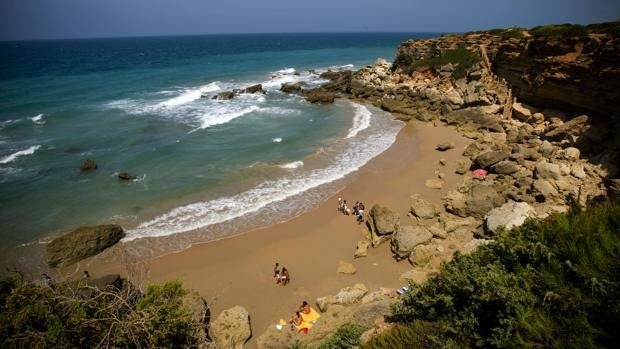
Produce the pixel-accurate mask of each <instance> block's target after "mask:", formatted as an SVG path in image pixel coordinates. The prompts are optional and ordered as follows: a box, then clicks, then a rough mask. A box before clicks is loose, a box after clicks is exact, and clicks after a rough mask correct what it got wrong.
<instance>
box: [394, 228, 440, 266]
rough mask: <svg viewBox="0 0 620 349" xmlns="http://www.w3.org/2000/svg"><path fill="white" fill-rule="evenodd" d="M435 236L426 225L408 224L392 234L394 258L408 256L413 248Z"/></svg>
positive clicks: (398, 258) (399, 258)
mask: <svg viewBox="0 0 620 349" xmlns="http://www.w3.org/2000/svg"><path fill="white" fill-rule="evenodd" d="M432 238H433V234H432V233H431V232H430V231H429V230H428V229H427V228H426V227H424V226H421V225H417V226H411V225H406V226H404V227H402V228H401V229H400V230H399V231H398V232H397V233H396V234H394V235H393V236H392V241H391V247H392V252H393V253H394V258H396V259H397V260H401V259H403V258H407V257H408V256H409V254H410V253H411V251H413V249H414V248H415V247H416V246H418V245H421V244H425V243H427V242H429V241H431V239H432Z"/></svg>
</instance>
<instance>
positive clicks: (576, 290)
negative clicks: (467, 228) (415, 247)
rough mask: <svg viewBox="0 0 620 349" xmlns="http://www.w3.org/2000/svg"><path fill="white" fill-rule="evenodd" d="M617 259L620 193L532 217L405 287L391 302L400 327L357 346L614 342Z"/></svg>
mask: <svg viewBox="0 0 620 349" xmlns="http://www.w3.org/2000/svg"><path fill="white" fill-rule="evenodd" d="M619 257H620V202H619V201H617V200H616V201H615V202H613V203H606V204H602V205H600V206H596V207H589V208H588V210H587V211H581V210H579V209H578V208H574V209H573V210H572V211H571V212H570V213H569V214H567V215H557V216H553V217H551V218H548V219H546V220H538V221H534V220H532V221H529V222H527V223H526V224H525V225H523V226H521V227H519V228H516V229H514V230H512V231H510V232H504V233H503V234H501V235H500V236H498V238H497V240H496V242H495V243H493V244H489V245H486V246H482V247H480V248H479V249H478V250H477V251H476V252H474V253H473V254H471V255H460V254H456V255H455V257H454V259H453V260H452V261H451V262H449V263H446V264H444V265H443V266H442V268H441V271H440V273H439V274H438V275H436V276H435V277H433V278H431V279H429V280H428V281H427V282H426V283H425V284H423V285H412V289H411V291H410V292H408V293H407V294H406V295H405V296H404V297H403V299H402V302H400V303H398V304H397V305H396V306H395V307H394V309H393V316H392V320H393V321H395V322H397V323H398V325H397V327H396V328H395V329H393V330H391V331H389V332H386V333H384V334H382V335H379V336H377V337H375V338H373V339H372V340H371V341H370V342H368V343H367V344H366V345H365V346H364V347H365V348H387V347H390V343H395V342H397V341H400V342H401V343H403V341H406V343H412V347H427V346H431V347H461V346H463V347H515V346H516V347H564V348H567V347H575V348H592V347H610V346H613V343H618V340H619V339H620V338H618V332H617V329H616V326H617V324H618V323H619V322H620V301H619V300H620V265H619V264H618V263H617V261H618V258H619ZM414 343H418V344H419V345H414Z"/></svg>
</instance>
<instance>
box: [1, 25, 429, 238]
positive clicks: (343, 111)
mask: <svg viewBox="0 0 620 349" xmlns="http://www.w3.org/2000/svg"><path fill="white" fill-rule="evenodd" d="M420 36H424V34H263V35H219V36H188V37H159V38H123V39H93V40H64V41H31V42H1V43H0V246H2V247H11V246H17V245H19V244H24V243H30V242H33V241H36V240H38V239H41V238H44V237H45V236H48V235H49V234H52V233H55V232H60V231H64V230H67V229H70V228H73V227H75V226H78V225H85V224H86V225H88V224H100V223H106V222H119V223H121V224H122V225H123V226H124V227H126V228H127V229H128V232H127V233H128V236H127V239H128V240H132V239H137V238H142V237H150V236H169V235H171V234H178V233H184V232H188V231H192V230H195V229H198V228H205V227H209V226H216V225H218V224H223V223H226V224H228V226H227V228H226V229H230V227H231V224H232V225H234V222H237V221H239V222H241V221H242V220H243V218H244V217H245V218H246V219H247V218H248V217H252V219H254V220H255V221H256V220H260V221H261V222H262V223H265V224H268V223H271V222H274V221H277V220H282V219H285V218H286V217H288V216H291V215H294V214H297V213H299V212H300V211H303V210H304V209H307V208H308V207H310V206H311V205H313V204H316V203H317V202H318V201H320V200H321V198H324V196H325V195H326V194H327V192H326V191H320V190H317V188H320V187H321V186H325V185H326V184H328V183H331V182H334V181H336V180H338V179H341V178H342V177H343V176H345V175H346V174H348V173H351V172H352V171H355V170H356V169H357V168H359V167H360V166H362V165H363V164H364V163H366V162H367V161H368V160H370V159H371V158H372V157H374V156H376V155H378V154H379V153H381V152H382V151H384V150H385V149H387V147H389V145H390V144H391V143H392V142H393V141H394V138H395V135H396V133H397V132H398V130H399V128H400V127H401V125H400V124H399V123H397V122H394V121H391V120H390V119H389V117H386V116H385V115H383V114H382V113H380V112H378V111H377V110H374V109H373V108H370V107H365V106H362V105H357V104H354V103H351V102H347V101H340V102H338V103H335V104H333V105H311V104H309V103H307V102H305V101H304V100H303V99H302V98H301V97H299V96H296V95H288V94H284V93H282V92H280V91H279V90H278V89H279V87H280V85H281V84H282V83H283V82H299V81H302V82H305V83H306V84H307V85H308V86H316V85H318V84H320V83H322V82H323V80H322V79H320V77H319V76H318V73H320V72H322V71H325V70H327V69H357V68H360V67H362V66H364V65H368V64H371V63H372V62H373V61H374V60H375V59H376V58H377V57H384V58H386V59H388V60H392V59H393V55H394V53H395V50H396V47H397V46H398V44H399V43H400V42H402V41H404V40H406V39H408V38H414V37H420ZM256 83H261V84H263V87H264V89H265V90H266V91H267V92H266V94H264V95H263V94H245V95H240V96H238V97H237V98H235V99H233V100H231V101H216V100H212V99H211V98H210V97H212V96H213V95H215V94H217V93H219V92H222V91H225V90H231V89H234V88H243V87H246V86H249V85H252V84H256ZM201 95H205V96H206V98H201ZM87 158H88V159H94V160H95V161H96V162H97V163H98V165H99V167H98V169H97V170H95V171H92V172H88V173H80V171H79V166H80V162H81V161H82V160H84V159H87ZM118 172H129V173H132V174H135V175H137V176H138V179H137V180H135V181H129V182H120V181H119V180H117V178H116V174H117V173H118ZM231 222H232V223H231ZM220 236H221V235H220ZM203 239H204V237H203Z"/></svg>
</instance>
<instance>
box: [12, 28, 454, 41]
mask: <svg viewBox="0 0 620 349" xmlns="http://www.w3.org/2000/svg"><path fill="white" fill-rule="evenodd" d="M446 33H455V34H459V33H461V32H455V31H440V32H436V31H333V32H332V31H325V32H259V33H206V34H155V35H127V36H92V37H69V38H37V39H0V42H3V43H4V42H24V41H71V40H98V39H101V40H105V39H140V38H170V37H184V36H234V35H295V34H446Z"/></svg>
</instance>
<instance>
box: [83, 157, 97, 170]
mask: <svg viewBox="0 0 620 349" xmlns="http://www.w3.org/2000/svg"><path fill="white" fill-rule="evenodd" d="M96 168H97V163H96V162H95V160H91V159H86V160H84V161H82V163H81V164H80V171H81V172H86V171H90V170H94V169H96Z"/></svg>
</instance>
